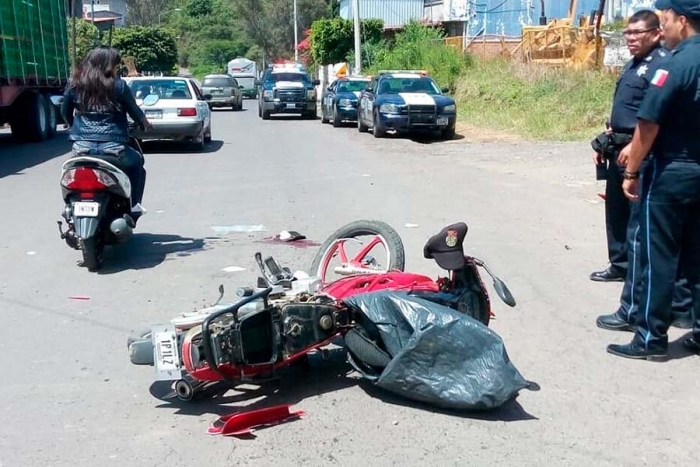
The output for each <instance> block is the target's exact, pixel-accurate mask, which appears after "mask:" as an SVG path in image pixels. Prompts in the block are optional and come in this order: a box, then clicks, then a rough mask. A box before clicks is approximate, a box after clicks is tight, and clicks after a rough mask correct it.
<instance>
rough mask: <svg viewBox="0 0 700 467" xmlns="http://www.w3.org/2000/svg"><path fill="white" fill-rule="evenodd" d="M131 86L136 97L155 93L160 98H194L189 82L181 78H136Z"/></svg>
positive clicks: (140, 97) (139, 97)
mask: <svg viewBox="0 0 700 467" xmlns="http://www.w3.org/2000/svg"><path fill="white" fill-rule="evenodd" d="M129 88H130V89H131V92H132V93H133V94H134V97H135V98H136V99H143V98H144V97H146V96H148V95H149V94H155V95H157V96H158V98H159V99H192V94H191V93H190V88H189V87H188V86H187V82H186V81H185V80H181V79H147V80H134V81H131V82H130V83H129Z"/></svg>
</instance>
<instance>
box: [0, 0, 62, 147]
mask: <svg viewBox="0 0 700 467" xmlns="http://www.w3.org/2000/svg"><path fill="white" fill-rule="evenodd" d="M67 4H68V1H67V0H0V127H2V126H3V125H5V124H7V123H9V124H10V128H11V129H12V135H13V137H16V138H17V139H18V140H20V141H43V140H45V139H47V138H51V137H53V136H54V134H55V133H56V123H57V120H58V118H57V117H58V109H57V108H56V107H55V106H54V105H53V104H52V103H51V101H50V99H49V97H50V96H52V95H59V94H62V93H63V89H64V88H65V85H66V83H67V81H68V76H69V73H70V62H69V56H68V49H69V45H68V29H67V22H68V13H67V10H68V8H67Z"/></svg>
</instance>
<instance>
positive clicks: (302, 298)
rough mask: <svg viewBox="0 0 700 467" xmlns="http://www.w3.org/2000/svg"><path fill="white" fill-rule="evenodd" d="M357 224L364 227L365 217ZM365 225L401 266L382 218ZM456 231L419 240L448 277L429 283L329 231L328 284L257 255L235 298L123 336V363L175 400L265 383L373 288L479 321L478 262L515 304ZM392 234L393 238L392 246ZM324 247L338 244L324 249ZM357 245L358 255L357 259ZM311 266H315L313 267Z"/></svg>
mask: <svg viewBox="0 0 700 467" xmlns="http://www.w3.org/2000/svg"><path fill="white" fill-rule="evenodd" d="M360 222H363V223H364V224H365V227H366V224H367V223H368V221H360ZM370 224H371V225H373V226H380V227H381V229H375V231H374V232H372V231H371V229H367V228H364V229H363V230H362V232H363V233H375V234H376V238H379V240H376V241H377V242H381V243H385V244H386V245H389V247H390V248H389V249H390V250H391V252H392V253H393V255H391V256H392V257H393V258H397V257H400V258H401V263H400V266H401V267H403V263H402V261H403V259H402V258H403V257H404V255H403V245H402V244H401V243H400V238H399V237H398V234H396V232H395V231H394V230H393V229H392V228H391V227H390V226H388V225H387V224H384V223H381V222H376V221H371V222H370ZM466 231H467V226H466V224H464V223H458V224H453V225H451V226H448V227H446V228H445V229H443V230H442V231H441V232H440V233H439V234H437V235H435V236H433V237H431V239H429V241H428V242H427V243H426V245H425V248H424V256H425V257H426V258H433V259H435V260H436V261H437V262H438V264H439V265H440V266H441V267H443V268H444V269H448V270H449V271H450V274H449V276H448V277H440V278H438V279H437V280H436V281H435V280H433V279H431V278H429V277H427V276H422V275H419V274H413V273H407V272H403V271H400V270H389V269H391V266H392V263H391V261H390V263H389V264H388V266H387V268H385V269H384V270H382V269H381V268H379V267H377V262H376V260H374V259H373V258H372V259H371V260H369V261H366V260H364V259H363V257H361V256H356V257H355V258H354V259H353V260H348V259H347V257H346V255H345V253H344V249H343V248H342V242H343V241H344V240H346V239H341V238H338V237H339V235H337V234H338V232H336V233H335V234H334V235H333V236H331V238H329V239H328V240H327V241H326V242H325V244H324V247H322V248H321V251H320V253H319V254H320V257H319V256H317V258H316V259H315V260H314V264H315V265H317V264H326V265H327V264H328V261H326V260H325V259H324V258H325V257H326V256H329V255H330V256H334V255H336V253H337V252H338V251H340V252H342V253H339V254H338V255H339V256H341V260H343V261H344V263H352V264H351V267H350V268H346V269H345V271H346V273H348V274H350V276H349V277H344V278H342V279H339V280H336V281H332V282H329V283H324V282H323V281H322V280H321V278H320V277H319V276H310V277H309V276H308V275H305V274H300V273H295V274H292V272H291V270H290V269H288V268H281V267H280V266H279V265H278V264H277V262H276V261H275V260H274V259H273V258H272V257H268V258H266V259H265V260H263V258H262V255H261V254H260V253H257V254H256V262H257V264H258V267H259V269H260V271H261V274H262V276H261V277H260V278H259V280H258V288H257V291H256V290H254V289H253V288H250V287H248V288H240V289H238V291H237V294H238V295H239V297H241V300H240V301H238V302H236V303H232V304H219V302H220V301H221V298H222V297H223V294H224V290H223V286H220V287H219V292H220V295H221V296H220V297H219V300H218V301H217V302H216V303H215V304H214V305H213V306H211V307H208V308H205V309H202V310H198V311H195V312H192V313H183V314H182V315H180V316H178V317H176V318H174V319H173V320H171V322H170V323H169V324H165V325H155V326H153V327H152V328H151V330H149V331H147V332H144V333H142V334H141V335H139V336H138V337H135V338H130V339H129V341H128V343H127V346H128V349H129V354H130V359H131V362H132V363H133V364H135V365H151V366H155V369H156V380H158V381H175V388H174V389H175V394H176V396H177V397H178V398H179V399H180V400H183V401H189V400H191V399H192V398H194V397H195V396H196V395H197V394H198V393H199V392H200V391H201V390H202V389H204V388H205V387H206V386H207V385H208V384H209V383H214V382H220V381H227V382H231V383H234V384H240V383H244V382H261V381H265V380H268V379H272V378H275V375H276V371H277V370H278V369H280V368H281V367H284V366H287V365H290V364H292V363H295V362H299V361H301V359H303V358H306V355H307V354H308V353H309V352H311V351H314V350H316V349H319V348H321V347H324V346H326V345H328V344H330V343H331V342H333V341H334V340H336V339H337V338H338V337H339V336H345V335H346V333H348V331H351V330H356V331H355V332H357V328H358V327H359V326H360V324H359V323H360V321H361V320H360V319H358V318H359V317H358V316H355V312H353V311H352V310H350V309H349V308H348V307H347V306H346V305H345V304H344V303H343V299H345V298H348V297H350V296H352V295H355V294H358V293H368V292H374V291H379V290H391V291H406V292H407V293H409V294H411V295H413V296H418V297H421V298H424V299H427V300H430V301H433V302H436V303H439V304H441V305H445V306H448V307H450V308H453V309H455V310H457V311H459V312H461V313H464V314H467V315H469V316H471V317H472V318H474V319H476V320H478V321H480V322H482V323H483V324H484V325H488V323H489V320H490V318H491V317H492V316H493V314H492V312H491V308H490V301H489V296H488V292H487V290H486V288H485V286H484V284H483V282H482V281H481V278H480V276H479V272H478V269H477V266H482V267H484V268H485V269H486V271H487V272H488V273H489V274H490V275H491V277H492V278H493V281H494V282H493V284H494V288H495V290H496V292H497V293H498V295H499V297H501V299H502V300H503V301H504V302H505V303H506V304H508V305H509V306H515V300H514V299H513V297H512V295H511V294H510V291H508V288H507V287H506V285H505V284H504V283H503V282H502V281H501V280H500V279H498V278H497V277H495V276H494V275H493V274H492V273H491V272H490V271H489V269H488V268H487V267H486V265H485V264H484V263H483V262H482V261H481V260H478V259H476V258H473V257H468V256H465V255H464V250H463V241H464V236H465V235H466ZM380 237H381V238H380ZM387 238H393V240H394V242H393V243H392V244H389V242H387ZM397 238H399V243H396V242H395V240H396V239H397ZM370 243H371V242H370ZM328 245H336V246H337V245H341V247H340V248H335V250H333V248H330V247H329V246H328ZM365 250H366V248H365V249H363V251H362V252H361V253H363V252H364V253H363V254H365V255H366V251H365ZM333 251H336V253H333ZM319 258H320V260H319ZM342 267H343V266H341V269H342ZM312 270H315V272H317V269H316V268H313V267H312ZM348 271H349V272H348ZM322 276H323V277H325V273H324V274H323V275H322ZM353 342H357V340H356V339H354V340H353ZM345 344H346V346H347V347H348V348H349V350H350V351H351V352H353V355H355V356H357V355H362V354H363V352H355V351H354V349H353V348H352V343H351V342H350V341H349V340H346V341H345Z"/></svg>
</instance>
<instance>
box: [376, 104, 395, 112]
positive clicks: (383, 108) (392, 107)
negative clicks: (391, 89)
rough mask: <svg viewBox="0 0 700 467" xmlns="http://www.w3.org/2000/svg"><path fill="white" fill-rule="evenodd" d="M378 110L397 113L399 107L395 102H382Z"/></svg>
mask: <svg viewBox="0 0 700 467" xmlns="http://www.w3.org/2000/svg"><path fill="white" fill-rule="evenodd" d="M379 111H380V112H384V113H387V114H397V113H399V107H398V106H397V105H396V104H382V105H380V106H379Z"/></svg>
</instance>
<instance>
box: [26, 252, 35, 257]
mask: <svg viewBox="0 0 700 467" xmlns="http://www.w3.org/2000/svg"><path fill="white" fill-rule="evenodd" d="M35 254H36V251H28V252H27V255H29V256H34V255H35Z"/></svg>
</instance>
